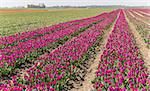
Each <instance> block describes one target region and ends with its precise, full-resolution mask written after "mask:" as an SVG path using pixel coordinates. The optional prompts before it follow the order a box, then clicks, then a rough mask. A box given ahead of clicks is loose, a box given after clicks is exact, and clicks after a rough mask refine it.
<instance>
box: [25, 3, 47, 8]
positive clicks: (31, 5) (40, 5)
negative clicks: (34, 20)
mask: <svg viewBox="0 0 150 91" xmlns="http://www.w3.org/2000/svg"><path fill="white" fill-rule="evenodd" d="M27 7H28V8H46V6H45V4H44V3H40V4H39V5H34V4H28V5H27Z"/></svg>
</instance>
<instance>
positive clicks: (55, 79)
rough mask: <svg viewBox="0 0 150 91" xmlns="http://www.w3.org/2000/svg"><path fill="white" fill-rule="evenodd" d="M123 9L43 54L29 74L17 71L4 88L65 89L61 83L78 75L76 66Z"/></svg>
mask: <svg viewBox="0 0 150 91" xmlns="http://www.w3.org/2000/svg"><path fill="white" fill-rule="evenodd" d="M118 12H119V10H117V11H113V12H111V13H109V16H107V18H106V19H105V20H104V21H102V22H100V23H98V24H96V25H93V26H92V27H91V28H90V29H88V30H87V31H84V32H82V33H81V34H80V35H79V36H77V37H75V38H73V39H71V40H70V41H67V42H66V43H65V44H64V45H62V46H60V47H58V48H57V49H55V50H53V51H51V53H50V54H47V55H45V56H44V57H42V58H39V60H37V62H36V63H35V64H34V66H32V67H31V68H29V69H28V70H26V72H25V73H26V74H25V75H24V76H23V77H22V75H20V74H17V75H16V76H13V77H12V80H8V81H5V82H6V84H3V85H0V90H2V89H5V88H7V89H19V90H23V89H26V90H31V89H32V90H42V91H45V90H47V91H54V90H57V89H61V86H63V84H65V83H66V82H67V80H69V79H71V78H75V77H74V75H75V74H77V73H76V68H77V66H78V65H80V64H81V61H80V60H81V59H83V58H84V57H85V56H84V54H86V52H87V51H88V49H89V48H90V47H92V46H93V45H94V43H95V42H96V41H97V40H98V39H99V38H101V37H102V34H103V29H104V28H105V27H107V26H109V25H110V24H112V23H113V21H114V19H115V17H116V16H117V14H118Z"/></svg>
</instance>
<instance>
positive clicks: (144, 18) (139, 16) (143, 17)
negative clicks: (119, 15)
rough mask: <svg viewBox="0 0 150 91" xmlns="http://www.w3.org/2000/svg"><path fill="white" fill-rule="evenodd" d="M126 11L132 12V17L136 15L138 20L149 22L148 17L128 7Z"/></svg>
mask: <svg viewBox="0 0 150 91" xmlns="http://www.w3.org/2000/svg"><path fill="white" fill-rule="evenodd" d="M128 12H130V13H132V15H133V16H134V17H136V18H137V19H140V20H142V21H144V22H147V23H149V19H150V17H145V16H142V15H141V14H139V13H137V12H136V11H133V10H130V9H128Z"/></svg>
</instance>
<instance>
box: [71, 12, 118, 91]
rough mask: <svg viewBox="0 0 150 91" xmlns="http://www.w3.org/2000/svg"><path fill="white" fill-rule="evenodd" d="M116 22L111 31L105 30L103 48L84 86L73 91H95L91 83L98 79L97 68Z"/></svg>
mask: <svg viewBox="0 0 150 91" xmlns="http://www.w3.org/2000/svg"><path fill="white" fill-rule="evenodd" d="M118 17H119V14H118V16H117V18H116V20H117V19H118ZM116 20H115V22H114V23H113V24H112V26H111V27H110V28H109V29H107V30H104V32H105V34H104V36H103V41H101V42H100V44H101V46H99V47H98V51H99V52H97V54H96V58H95V60H94V61H93V63H92V64H91V66H90V68H89V69H88V70H87V74H86V75H85V78H84V81H83V82H82V86H80V87H79V88H78V89H77V88H73V89H71V91H93V90H94V88H93V84H92V83H91V81H93V80H94V78H95V77H96V73H95V72H96V71H97V67H98V65H99V61H100V56H101V55H102V54H103V51H104V49H105V46H106V44H107V41H108V38H109V35H110V34H111V33H112V30H113V28H114V24H115V23H116Z"/></svg>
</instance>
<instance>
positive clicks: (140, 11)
mask: <svg viewBox="0 0 150 91" xmlns="http://www.w3.org/2000/svg"><path fill="white" fill-rule="evenodd" d="M139 12H140V13H142V14H145V15H148V16H150V14H149V13H145V12H142V11H139Z"/></svg>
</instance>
